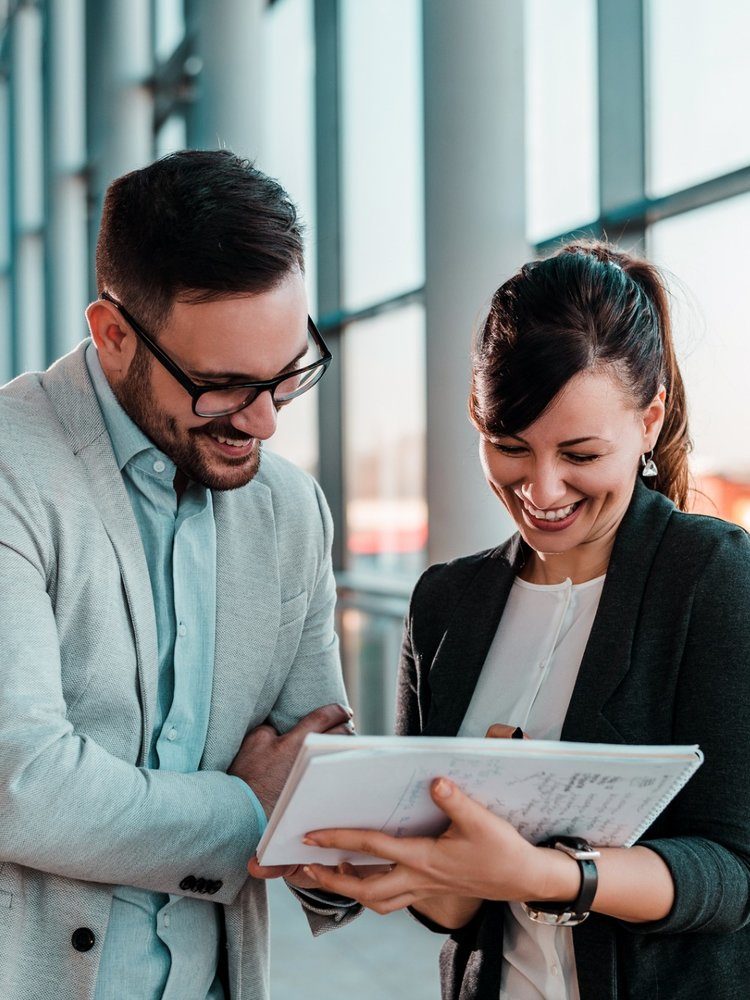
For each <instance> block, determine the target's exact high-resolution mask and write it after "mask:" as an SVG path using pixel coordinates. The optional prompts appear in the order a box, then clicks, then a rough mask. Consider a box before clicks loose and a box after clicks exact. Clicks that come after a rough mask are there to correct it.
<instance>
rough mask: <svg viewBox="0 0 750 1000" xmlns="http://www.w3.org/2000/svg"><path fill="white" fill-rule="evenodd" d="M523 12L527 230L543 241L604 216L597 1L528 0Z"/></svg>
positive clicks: (498, 193)
mask: <svg viewBox="0 0 750 1000" xmlns="http://www.w3.org/2000/svg"><path fill="white" fill-rule="evenodd" d="M524 14H525V37H526V50H525V53H526V123H527V133H526V136H527V138H526V144H527V146H526V184H527V197H526V205H527V232H528V234H529V238H530V239H531V240H532V241H535V242H538V241H541V240H542V239H544V238H546V237H548V236H552V235H554V234H555V233H558V232H565V231H567V230H571V229H575V228H576V227H577V226H581V225H583V224H585V223H589V222H591V221H592V220H594V219H596V217H597V216H598V214H599V189H598V166H597V136H598V126H597V73H596V5H595V3H594V0H567V2H566V3H560V2H559V0H527V2H526V3H525V4H524ZM498 127H500V128H501V127H502V124H501V123H500V124H499V125H498ZM495 196H496V197H502V192H497V193H496V195H495Z"/></svg>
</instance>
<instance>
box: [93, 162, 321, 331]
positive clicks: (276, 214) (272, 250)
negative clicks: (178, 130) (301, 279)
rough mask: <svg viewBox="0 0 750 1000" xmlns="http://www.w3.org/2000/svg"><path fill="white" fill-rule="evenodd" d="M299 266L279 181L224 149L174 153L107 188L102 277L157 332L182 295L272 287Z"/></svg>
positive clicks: (194, 298) (296, 226) (100, 284)
mask: <svg viewBox="0 0 750 1000" xmlns="http://www.w3.org/2000/svg"><path fill="white" fill-rule="evenodd" d="M302 268H303V246H302V230H301V226H300V223H299V220H298V218H297V211H296V209H295V207H294V205H293V204H292V202H291V201H290V200H289V196H288V195H287V194H286V192H285V191H284V190H283V188H282V187H281V186H280V185H279V184H277V183H276V181H275V180H273V179H272V178H270V177H267V176H266V175H265V174H263V173H261V172H260V171H259V170H256V169H255V167H254V166H253V165H252V164H251V163H250V162H249V161H248V160H243V159H241V158H240V157H239V156H235V155H234V153H231V152H229V150H226V149H217V150H184V151H182V152H179V153H171V154H170V155H169V156H165V157H163V158H162V159H160V160H157V161H156V162H155V163H152V164H150V165H149V166H147V167H144V168H143V169H141V170H134V171H132V172H131V173H129V174H125V175H124V176H123V177H118V178H117V180H115V181H113V182H112V184H110V186H109V188H108V189H107V193H106V195H105V198H104V210H103V213H102V222H101V227H100V230H99V239H98V241H97V245H96V282H97V288H98V289H99V291H100V292H101V291H104V290H107V291H110V292H112V293H113V294H115V295H116V296H117V297H119V298H120V299H121V301H122V302H123V304H125V305H126V306H127V308H128V310H129V311H130V312H132V313H133V314H134V315H135V316H137V317H138V319H139V320H140V321H141V322H142V323H144V324H147V325H149V326H150V327H151V328H152V330H153V331H154V332H156V331H158V328H159V326H160V325H161V324H162V323H163V322H164V321H165V320H166V318H167V317H168V316H169V312H170V310H171V308H172V305H173V303H174V302H175V300H176V299H178V298H179V297H181V296H184V298H185V300H186V301H190V302H206V301H210V300H212V299H218V298H223V297H224V296H227V295H231V294H242V293H250V294H252V293H257V292H264V291H268V290H269V289H271V288H273V287H274V286H275V285H277V284H278V283H279V282H280V281H281V280H282V279H283V278H284V277H286V276H287V275H288V274H289V273H290V272H292V271H294V270H295V269H299V270H302Z"/></svg>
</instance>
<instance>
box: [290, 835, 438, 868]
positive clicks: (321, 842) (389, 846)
mask: <svg viewBox="0 0 750 1000" xmlns="http://www.w3.org/2000/svg"><path fill="white" fill-rule="evenodd" d="M302 843H303V844H307V845H308V846H311V847H336V848H339V849H340V850H343V851H358V852H359V853H361V854H371V855H373V856H374V857H376V858H383V859H384V860H386V861H399V862H402V863H403V864H407V865H408V864H412V863H414V862H416V861H417V860H418V859H419V858H421V857H422V856H423V855H424V854H425V849H426V845H427V844H428V843H429V844H431V843H433V841H432V840H429V839H428V838H425V837H389V836H388V834H387V833H381V832H380V831H379V830H336V829H334V830H314V831H313V832H312V833H308V834H307V835H306V836H305V837H303V839H302Z"/></svg>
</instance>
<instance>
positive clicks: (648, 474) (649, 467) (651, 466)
mask: <svg viewBox="0 0 750 1000" xmlns="http://www.w3.org/2000/svg"><path fill="white" fill-rule="evenodd" d="M641 465H642V466H643V468H642V469H641V475H642V476H643V478H644V479H652V478H653V477H654V476H656V475H658V474H659V470H658V469H657V468H656V462H655V461H654V451H653V449H651V451H650V452H649V453H648V458H646V456H645V455H641Z"/></svg>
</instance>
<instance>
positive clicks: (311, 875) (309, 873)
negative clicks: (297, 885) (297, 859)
mask: <svg viewBox="0 0 750 1000" xmlns="http://www.w3.org/2000/svg"><path fill="white" fill-rule="evenodd" d="M302 871H303V872H304V873H305V875H307V876H308V877H309V878H315V875H314V873H313V870H312V868H311V867H310V866H309V865H304V867H303V868H302Z"/></svg>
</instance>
